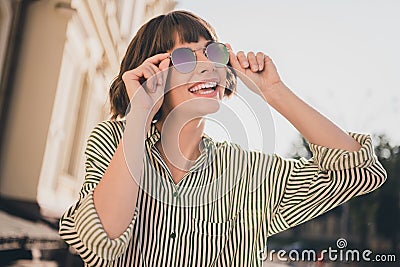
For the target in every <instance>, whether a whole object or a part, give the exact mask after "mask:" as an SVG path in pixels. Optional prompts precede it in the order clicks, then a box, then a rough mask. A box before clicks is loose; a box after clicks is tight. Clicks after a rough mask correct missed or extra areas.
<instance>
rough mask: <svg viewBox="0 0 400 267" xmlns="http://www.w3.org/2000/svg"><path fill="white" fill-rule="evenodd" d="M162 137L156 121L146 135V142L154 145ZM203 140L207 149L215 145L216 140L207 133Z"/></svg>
mask: <svg viewBox="0 0 400 267" xmlns="http://www.w3.org/2000/svg"><path fill="white" fill-rule="evenodd" d="M160 138H161V134H160V132H159V131H158V130H157V127H156V125H155V124H154V123H151V125H150V129H149V131H148V132H147V135H146V142H147V143H148V145H149V146H150V147H152V146H154V145H155V144H156V143H157V142H158V140H160ZM202 142H203V147H204V149H205V150H209V149H210V148H211V147H213V145H214V141H213V140H212V138H211V137H209V136H208V135H206V134H203V138H202Z"/></svg>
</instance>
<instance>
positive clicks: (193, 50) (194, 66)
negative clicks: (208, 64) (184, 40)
mask: <svg viewBox="0 0 400 267" xmlns="http://www.w3.org/2000/svg"><path fill="white" fill-rule="evenodd" d="M212 44H218V45H223V46H224V47H225V48H226V51H227V52H228V61H227V62H226V63H220V62H214V61H212V60H211V59H210V58H209V57H208V55H207V48H208V47H209V46H210V45H212ZM179 49H187V50H190V51H191V52H192V53H193V56H194V59H195V62H196V64H194V65H193V68H192V69H191V70H189V71H187V72H183V71H180V70H179V69H178V68H177V67H176V65H175V63H174V60H173V58H172V55H173V53H174V52H175V51H176V50H179ZM199 50H203V54H204V55H205V56H206V57H207V58H208V59H209V60H211V61H212V62H214V63H217V64H221V65H227V64H228V63H229V51H230V50H229V48H228V47H227V46H226V45H225V44H223V43H221V42H209V43H208V44H207V45H206V46H203V47H199V48H197V49H191V48H189V47H179V48H176V49H174V50H173V51H172V52H171V54H170V55H169V58H170V59H171V63H172V65H173V66H174V68H175V69H176V70H177V71H178V72H180V73H189V72H191V71H193V70H194V69H195V68H196V65H197V55H196V52H197V51H199ZM190 62H191V61H189V62H187V63H180V64H177V65H181V64H188V63H190Z"/></svg>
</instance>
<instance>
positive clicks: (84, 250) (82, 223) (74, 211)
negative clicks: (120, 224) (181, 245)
mask: <svg viewBox="0 0 400 267" xmlns="http://www.w3.org/2000/svg"><path fill="white" fill-rule="evenodd" d="M121 136H122V130H121V129H120V126H118V122H111V121H105V122H101V123H99V124H98V125H97V126H96V127H95V128H94V130H93V131H92V133H91V134H90V136H89V139H88V141H87V147H86V151H85V155H86V162H85V169H86V175H85V181H84V184H83V186H82V188H81V191H80V194H79V200H78V201H77V202H76V203H75V204H74V205H72V206H71V207H70V208H69V209H68V210H67V211H66V212H65V213H64V214H63V216H62V217H61V220H60V230H59V233H60V236H61V237H62V238H63V239H64V240H65V241H66V242H67V243H68V244H69V245H70V246H72V247H73V248H74V249H75V250H76V251H77V252H78V253H79V254H80V256H81V258H82V260H83V261H84V262H85V263H86V264H87V265H89V266H109V264H110V263H111V262H112V261H113V260H115V259H116V258H118V257H119V256H120V255H121V254H122V253H124V252H125V250H126V248H127V246H128V244H129V241H130V239H131V236H132V231H133V224H134V222H135V219H136V217H137V215H138V210H136V211H135V214H132V216H133V219H132V222H131V223H130V225H129V226H128V228H127V229H126V230H125V232H123V233H122V234H121V235H120V236H119V237H117V238H115V239H110V238H109V237H108V236H107V234H106V232H105V230H104V228H103V226H102V224H101V221H100V218H99V216H98V214H97V212H96V209H95V206H94V203H93V190H94V188H95V187H96V185H97V184H98V183H99V182H100V180H101V178H102V176H103V174H104V172H105V171H106V169H107V166H108V165H109V163H110V161H111V158H112V156H113V154H114V152H115V150H116V148H117V146H118V143H119V139H120V138H121Z"/></svg>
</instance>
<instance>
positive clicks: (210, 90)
mask: <svg viewBox="0 0 400 267" xmlns="http://www.w3.org/2000/svg"><path fill="white" fill-rule="evenodd" d="M188 90H189V92H191V93H192V94H196V95H203V96H206V95H214V94H215V92H216V90H217V82H204V83H200V84H196V85H195V86H193V87H191V88H189V89H188Z"/></svg>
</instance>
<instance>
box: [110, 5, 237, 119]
mask: <svg viewBox="0 0 400 267" xmlns="http://www.w3.org/2000/svg"><path fill="white" fill-rule="evenodd" d="M175 36H178V38H179V40H180V42H182V43H183V42H187V43H190V42H197V41H198V39H199V37H203V38H205V39H206V40H211V41H217V35H216V33H215V30H214V29H213V28H212V27H211V25H210V24H209V23H207V22H206V21H205V20H203V19H201V18H200V17H198V16H196V15H194V14H193V13H191V12H188V11H173V12H170V13H168V14H166V15H160V16H158V17H155V18H153V19H151V20H150V21H148V22H147V23H146V24H144V25H143V26H142V27H141V28H140V29H139V31H138V32H137V33H136V35H135V37H134V38H133V39H132V41H131V43H130V44H129V46H128V49H127V50H126V53H125V56H124V58H123V60H122V62H121V68H120V71H119V74H118V76H117V77H116V78H115V79H114V81H113V82H112V84H111V87H110V92H109V97H110V103H111V106H110V111H111V114H112V116H111V119H116V118H118V117H121V118H122V117H124V116H125V114H126V111H127V108H128V106H129V97H128V94H127V92H126V89H125V84H124V82H123V80H122V75H123V74H124V72H126V71H128V70H131V69H134V68H137V67H138V66H140V65H141V64H142V63H143V62H144V61H145V60H146V59H147V58H149V57H151V56H153V55H156V54H159V53H165V52H166V51H168V50H170V49H172V48H173V47H174V46H175ZM228 65H229V64H228ZM236 82H237V81H236V75H235V73H234V71H233V69H231V68H228V72H227V82H226V89H225V95H230V94H231V93H232V91H233V90H235V88H236Z"/></svg>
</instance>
